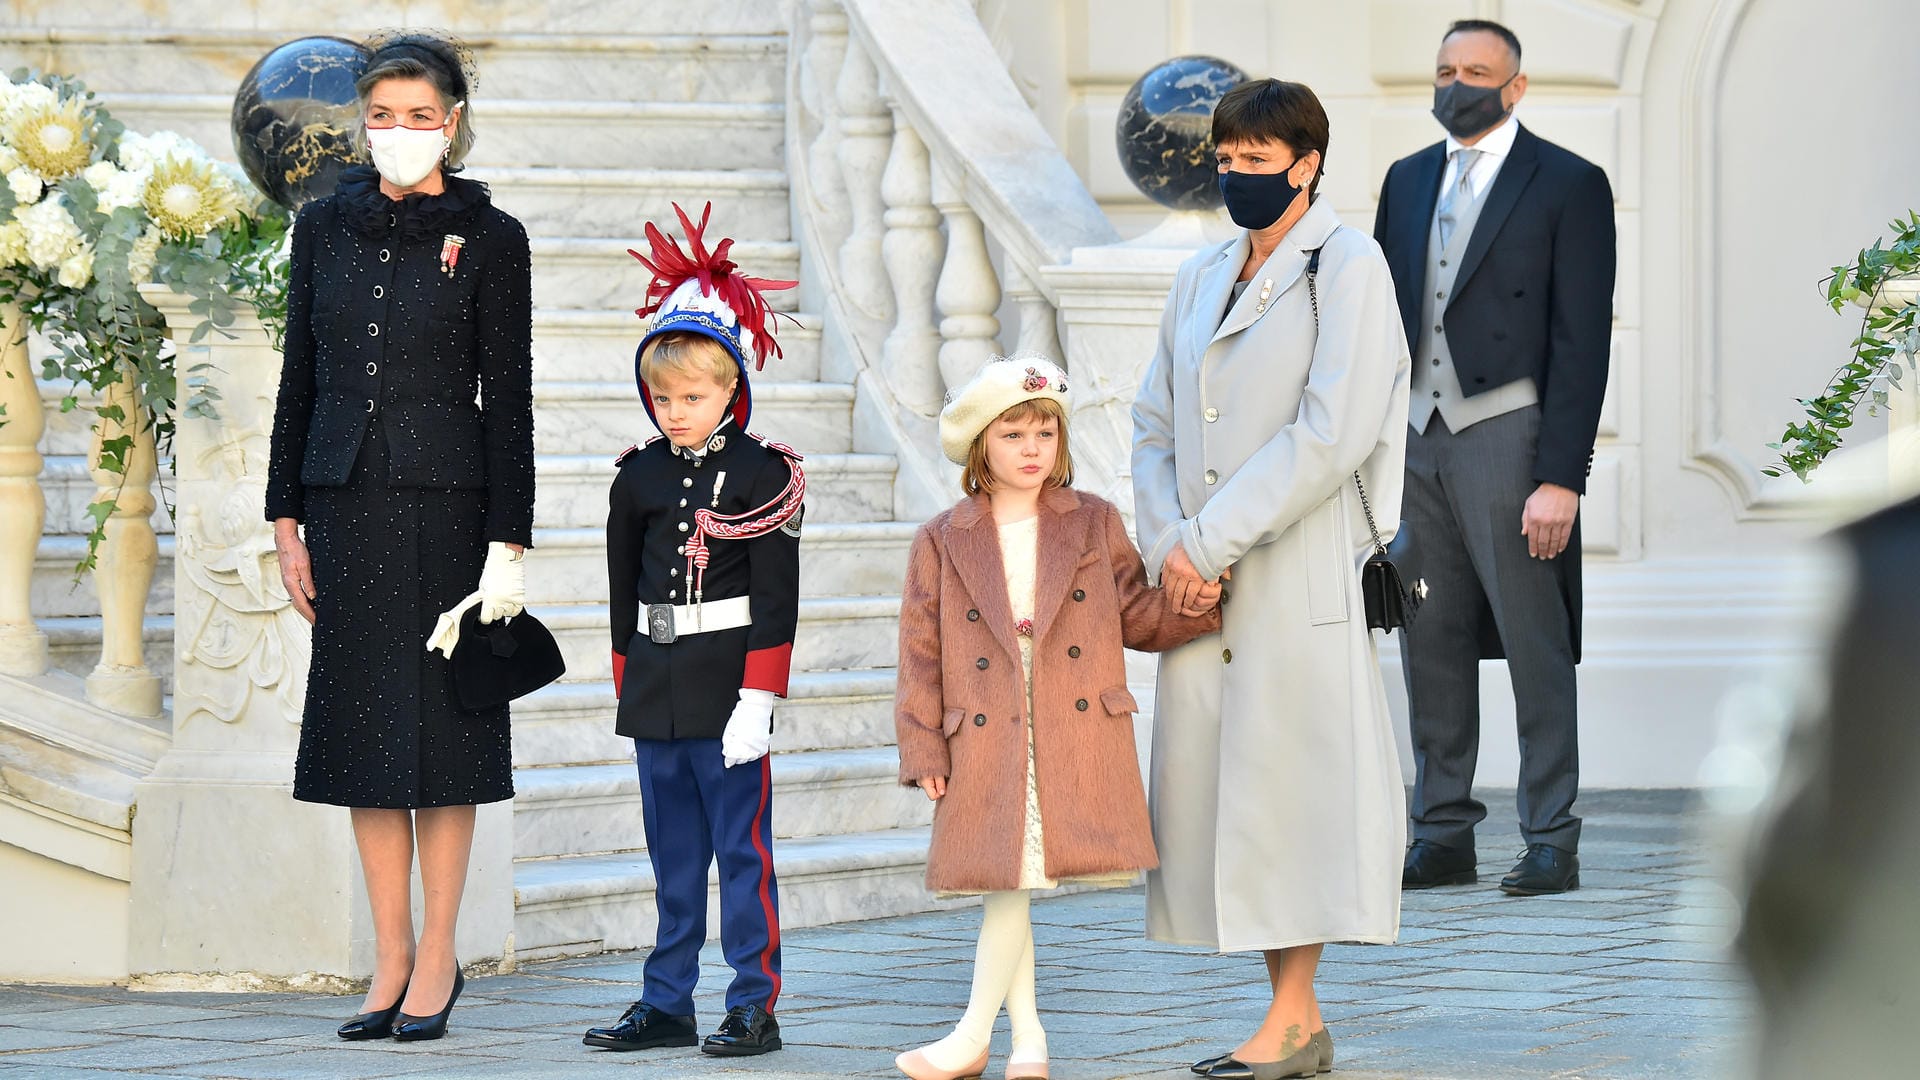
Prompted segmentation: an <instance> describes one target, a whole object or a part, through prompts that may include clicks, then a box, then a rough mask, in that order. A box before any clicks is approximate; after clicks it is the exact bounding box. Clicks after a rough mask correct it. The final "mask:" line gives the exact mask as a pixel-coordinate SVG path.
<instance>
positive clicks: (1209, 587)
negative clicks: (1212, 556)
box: [1180, 569, 1233, 618]
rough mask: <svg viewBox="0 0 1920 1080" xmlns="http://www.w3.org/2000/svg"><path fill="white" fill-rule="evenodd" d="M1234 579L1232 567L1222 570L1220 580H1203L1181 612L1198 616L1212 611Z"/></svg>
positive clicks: (1191, 616) (1193, 616)
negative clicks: (1228, 583) (1228, 584)
mask: <svg viewBox="0 0 1920 1080" xmlns="http://www.w3.org/2000/svg"><path fill="white" fill-rule="evenodd" d="M1232 580H1233V571H1232V570H1231V569H1227V570H1223V571H1221V572H1220V580H1219V581H1211V582H1202V583H1201V584H1200V587H1199V588H1198V589H1197V590H1196V591H1195V592H1194V593H1193V598H1192V599H1191V600H1189V601H1188V602H1187V603H1186V604H1185V605H1184V606H1183V607H1181V609H1180V614H1182V615H1185V616H1188V617H1189V618H1198V617H1200V616H1202V615H1205V614H1206V613H1207V612H1209V611H1212V610H1213V609H1214V607H1216V606H1217V605H1218V604H1219V603H1220V600H1221V598H1222V597H1224V596H1225V595H1226V594H1227V582H1229V581H1232Z"/></svg>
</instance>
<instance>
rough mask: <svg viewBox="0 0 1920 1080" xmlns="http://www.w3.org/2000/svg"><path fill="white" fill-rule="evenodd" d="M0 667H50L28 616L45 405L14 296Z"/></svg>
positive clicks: (43, 507)
mask: <svg viewBox="0 0 1920 1080" xmlns="http://www.w3.org/2000/svg"><path fill="white" fill-rule="evenodd" d="M0 406H4V407H5V409H6V412H5V414H4V415H0V675H19V676H24V677H27V678H31V677H33V676H35V675H42V674H45V673H46V670H47V635H46V634H44V633H42V632H41V630H40V627H39V626H38V625H36V624H35V623H34V621H33V610H32V607H31V606H30V601H29V597H30V596H31V594H32V592H33V559H34V552H35V551H37V550H38V549H39V546H40V530H41V528H42V527H43V526H44V525H45V524H46V517H47V500H46V496H45V495H44V494H43V493H42V492H41V490H40V470H41V468H42V466H44V465H45V462H44V461H43V460H42V459H41V457H40V450H39V445H40V436H41V435H42V434H44V433H45V432H46V429H47V418H46V413H45V411H44V410H43V409H42V407H41V405H40V387H39V385H38V384H37V383H35V382H34V381H33V364H32V361H31V360H30V359H29V358H28V356H27V323H26V319H25V318H23V317H22V316H21V314H20V305H18V304H0Z"/></svg>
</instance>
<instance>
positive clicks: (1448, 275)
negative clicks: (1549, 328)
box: [1408, 181, 1540, 432]
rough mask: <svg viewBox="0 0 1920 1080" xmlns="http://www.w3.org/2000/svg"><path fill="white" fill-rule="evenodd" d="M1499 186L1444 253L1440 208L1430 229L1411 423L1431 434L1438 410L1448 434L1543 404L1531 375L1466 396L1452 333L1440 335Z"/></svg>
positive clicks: (1472, 208)
mask: <svg viewBox="0 0 1920 1080" xmlns="http://www.w3.org/2000/svg"><path fill="white" fill-rule="evenodd" d="M1496 182H1497V181H1496ZM1493 188H1494V185H1493V184H1488V185H1487V188H1486V191H1482V192H1481V193H1480V196H1479V197H1478V198H1476V199H1474V200H1473V202H1472V203H1471V204H1470V205H1468V206H1467V207H1466V208H1465V209H1464V210H1462V211H1461V213H1460V220H1459V221H1458V222H1457V223H1456V224H1455V225H1454V227H1453V235H1452V236H1451V237H1449V238H1448V239H1449V240H1450V241H1451V242H1450V243H1449V244H1447V246H1446V249H1445V250H1444V251H1443V250H1441V247H1440V210H1439V206H1438V204H1436V205H1435V207H1434V217H1433V222H1432V223H1431V224H1430V225H1429V226H1428V232H1427V291H1426V293H1425V294H1424V296H1423V297H1422V298H1421V303H1420V310H1421V317H1420V340H1419V341H1418V342H1417V343H1415V348H1414V350H1413V392H1412V394H1411V395H1410V398H1411V401H1410V408H1411V412H1410V414H1409V416H1408V422H1409V423H1411V424H1412V425H1413V430H1415V431H1417V432H1425V431H1426V430H1427V425H1428V424H1429V423H1430V422H1431V421H1432V420H1433V414H1434V413H1435V412H1438V413H1439V414H1440V419H1441V420H1443V421H1445V422H1446V425H1447V430H1449V431H1462V430H1464V429H1466V428H1469V427H1472V426H1473V425H1475V424H1477V423H1479V422H1480V421H1482V420H1491V419H1493V418H1494V417H1496V416H1503V415H1505V414H1507V413H1510V412H1512V411H1514V410H1515V409H1524V408H1526V407H1527V406H1529V405H1532V404H1535V403H1536V402H1538V401H1539V400H1540V391H1539V388H1538V387H1536V386H1534V384H1533V380H1532V379H1531V378H1528V377H1521V378H1518V379H1515V380H1514V381H1512V382H1510V383H1507V384H1506V385H1504V386H1496V387H1494V388H1493V389H1491V390H1488V391H1486V392H1485V393H1482V394H1475V395H1474V396H1473V397H1468V396H1466V394H1464V393H1462V392H1461V389H1460V373H1459V372H1458V371H1456V370H1454V366H1453V350H1452V349H1451V348H1449V347H1448V345H1447V335H1446V334H1445V333H1444V332H1439V331H1440V327H1441V325H1442V320H1443V319H1444V318H1445V317H1446V314H1447V301H1446V299H1443V297H1444V298H1450V297H1452V296H1453V285H1454V275H1455V274H1456V273H1457V272H1458V271H1459V269H1460V256H1462V255H1464V254H1466V250H1467V243H1468V241H1470V240H1472V239H1473V230H1474V226H1476V225H1477V224H1479V222H1480V208H1481V207H1483V206H1485V205H1486V202H1487V194H1488V192H1491V191H1492V190H1493Z"/></svg>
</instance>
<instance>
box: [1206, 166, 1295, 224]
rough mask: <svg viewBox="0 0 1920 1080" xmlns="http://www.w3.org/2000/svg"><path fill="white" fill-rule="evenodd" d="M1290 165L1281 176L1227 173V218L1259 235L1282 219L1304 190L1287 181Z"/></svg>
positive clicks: (1223, 178)
mask: <svg viewBox="0 0 1920 1080" xmlns="http://www.w3.org/2000/svg"><path fill="white" fill-rule="evenodd" d="M1292 171H1293V166H1292V165H1289V166H1287V167H1286V168H1285V169H1283V170H1281V171H1280V172H1277V173H1243V172H1223V173H1221V174H1220V197H1221V198H1223V199H1225V200H1226V201H1227V215H1228V216H1229V217H1231V218H1233V223H1234V224H1235V225H1238V226H1240V227H1241V228H1243V229H1248V230H1251V231H1254V232H1258V231H1259V230H1261V229H1264V228H1266V227H1267V226H1269V225H1272V224H1273V223H1274V222H1276V221H1279V220H1280V215H1282V214H1284V213H1286V212H1287V207H1289V206H1292V205H1293V200H1294V198H1295V196H1297V195H1299V194H1300V190H1301V189H1299V188H1297V187H1294V186H1293V181H1291V180H1289V179H1287V174H1288V173H1290V172H1292Z"/></svg>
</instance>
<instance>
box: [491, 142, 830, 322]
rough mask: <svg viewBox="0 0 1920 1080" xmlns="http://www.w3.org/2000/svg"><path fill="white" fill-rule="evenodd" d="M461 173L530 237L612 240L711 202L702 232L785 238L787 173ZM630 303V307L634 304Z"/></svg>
mask: <svg viewBox="0 0 1920 1080" xmlns="http://www.w3.org/2000/svg"><path fill="white" fill-rule="evenodd" d="M462 175H464V176H467V177H470V178H471V179H474V180H479V181H482V182H483V183H486V184H488V185H489V186H491V187H492V188H493V200H494V203H495V205H497V206H499V207H500V208H501V209H502V210H505V211H506V212H507V213H509V214H512V215H513V216H514V217H516V218H519V219H520V222H521V224H523V225H525V226H526V227H527V232H528V233H529V234H530V235H533V236H615V237H622V238H626V237H631V236H634V235H635V234H637V233H639V231H640V226H641V223H643V222H647V221H666V220H670V219H671V218H672V217H673V204H674V203H678V204H679V205H680V206H681V208H683V209H685V210H686V211H687V213H688V214H689V215H691V216H693V217H694V218H695V219H696V220H697V219H698V217H699V215H700V209H701V207H703V206H704V205H706V204H707V203H708V202H711V203H713V218H712V224H711V225H710V226H709V228H711V229H713V230H714V235H715V236H731V237H733V238H735V239H737V240H749V239H751V240H763V241H767V240H788V239H791V238H792V230H791V226H790V222H789V219H788V207H787V175H786V173H785V172H783V171H780V170H776V169H669V168H654V169H558V168H544V167H535V166H522V167H514V168H485V169H483V168H477V167H476V168H473V169H469V170H467V171H466V172H465V173H463V174H462ZM636 306H637V305H636Z"/></svg>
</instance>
